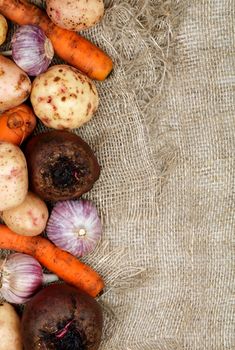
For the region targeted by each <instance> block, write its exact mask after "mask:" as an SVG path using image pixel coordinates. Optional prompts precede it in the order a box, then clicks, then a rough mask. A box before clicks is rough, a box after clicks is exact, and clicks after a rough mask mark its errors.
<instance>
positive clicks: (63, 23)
mask: <svg viewBox="0 0 235 350" xmlns="http://www.w3.org/2000/svg"><path fill="white" fill-rule="evenodd" d="M46 3H47V14H48V16H49V17H50V18H51V20H52V22H54V23H55V24H57V25H58V26H59V27H62V28H66V29H69V30H74V31H78V30H82V29H86V28H89V27H92V26H93V25H95V24H96V23H98V22H99V21H100V20H101V18H102V17H103V15H104V2H103V0H73V1H72V0H47V1H46Z"/></svg>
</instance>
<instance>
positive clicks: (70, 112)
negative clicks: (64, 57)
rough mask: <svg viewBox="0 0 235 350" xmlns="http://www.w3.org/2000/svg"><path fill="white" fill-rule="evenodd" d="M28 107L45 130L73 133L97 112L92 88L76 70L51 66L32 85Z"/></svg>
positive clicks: (96, 98)
mask: <svg viewBox="0 0 235 350" xmlns="http://www.w3.org/2000/svg"><path fill="white" fill-rule="evenodd" d="M31 103H32V106H33V109H34V112H35V114H36V116H37V117H38V118H39V119H40V120H41V121H42V123H43V124H44V125H46V126H47V127H49V128H53V129H58V130H63V129H75V128H79V127H80V126H81V125H83V124H85V123H87V122H88V121H89V120H90V119H91V117H92V115H93V114H94V113H95V111H96V110H97V108H98V103H99V98H98V93H97V90H96V87H95V84H94V83H93V82H92V81H91V80H90V79H89V78H88V77H87V76H85V75H83V74H82V73H81V72H80V71H78V70H77V69H76V68H73V67H70V66H67V65H55V66H52V67H51V68H49V69H48V71H47V72H45V73H43V74H41V75H39V76H38V77H36V79H35V80H34V82H33V86H32V92H31Z"/></svg>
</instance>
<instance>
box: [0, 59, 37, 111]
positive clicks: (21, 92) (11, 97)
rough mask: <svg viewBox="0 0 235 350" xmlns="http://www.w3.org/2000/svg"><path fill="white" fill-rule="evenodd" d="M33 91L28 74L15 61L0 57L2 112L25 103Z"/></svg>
mask: <svg viewBox="0 0 235 350" xmlns="http://www.w3.org/2000/svg"><path fill="white" fill-rule="evenodd" d="M30 91H31V81H30V79H29V77H28V76H27V74H26V73H25V72H24V71H23V70H22V69H20V68H19V67H18V66H17V65H16V64H15V63H14V62H13V61H11V60H10V59H9V58H6V57H4V56H2V55H0V112H5V111H6V110H8V109H11V108H13V107H16V106H18V105H20V104H21V103H22V102H24V101H25V100H26V99H27V98H28V96H29V94H30Z"/></svg>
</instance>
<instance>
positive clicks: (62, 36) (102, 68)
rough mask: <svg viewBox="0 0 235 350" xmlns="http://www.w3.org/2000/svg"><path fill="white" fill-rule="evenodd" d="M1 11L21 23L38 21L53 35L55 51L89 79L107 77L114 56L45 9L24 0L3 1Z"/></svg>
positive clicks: (51, 37) (51, 36) (111, 67)
mask: <svg viewBox="0 0 235 350" xmlns="http://www.w3.org/2000/svg"><path fill="white" fill-rule="evenodd" d="M0 12H1V13H2V14H3V15H4V16H5V17H7V18H8V19H10V20H11V21H13V22H16V23H17V24H19V25H25V24H35V25H38V26H39V27H41V28H42V30H43V31H44V32H45V34H46V36H47V37H48V38H50V40H51V42H52V44H53V46H54V50H55V52H56V53H57V54H58V56H60V57H61V58H62V59H64V60H65V61H67V62H68V63H69V64H71V65H72V66H74V67H76V68H78V69H80V70H81V71H82V72H84V73H86V74H87V75H88V76H89V77H90V78H92V79H97V80H104V79H105V78H106V77H107V76H108V75H109V73H110V72H111V71H112V69H113V63H112V60H111V58H110V57H109V56H108V55H107V54H105V53H104V52H103V51H102V50H101V49H99V48H98V47H97V46H95V45H93V44H92V43H91V42H90V41H88V40H87V39H85V38H83V37H82V36H80V35H79V34H77V33H75V32H72V31H69V30H66V29H63V28H60V27H58V26H57V25H55V24H54V23H52V22H51V20H50V18H49V17H48V16H47V14H46V12H45V11H43V10H41V9H39V8H38V7H37V6H35V5H34V4H30V3H28V1H25V0H0Z"/></svg>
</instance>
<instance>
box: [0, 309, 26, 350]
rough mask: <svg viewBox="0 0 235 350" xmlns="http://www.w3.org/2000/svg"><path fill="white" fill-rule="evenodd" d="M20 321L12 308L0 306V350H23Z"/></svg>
mask: <svg viewBox="0 0 235 350" xmlns="http://www.w3.org/2000/svg"><path fill="white" fill-rule="evenodd" d="M20 327H21V324H20V319H19V316H18V315H17V313H16V311H15V309H14V307H13V306H11V305H10V304H8V303H3V304H0V339H1V341H0V350H23V343H22V337H21V331H20Z"/></svg>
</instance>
